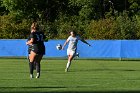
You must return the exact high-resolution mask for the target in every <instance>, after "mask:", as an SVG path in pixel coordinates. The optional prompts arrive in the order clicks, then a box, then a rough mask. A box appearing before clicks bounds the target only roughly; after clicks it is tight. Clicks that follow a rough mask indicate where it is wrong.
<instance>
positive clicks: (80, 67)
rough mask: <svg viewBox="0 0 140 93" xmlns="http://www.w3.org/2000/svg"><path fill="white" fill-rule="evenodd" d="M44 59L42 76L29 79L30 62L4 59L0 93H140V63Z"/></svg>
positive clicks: (0, 76)
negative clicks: (121, 92)
mask: <svg viewBox="0 0 140 93" xmlns="http://www.w3.org/2000/svg"><path fill="white" fill-rule="evenodd" d="M66 62H67V60H47V59H44V60H42V63H41V67H42V71H41V77H40V78H39V79H35V78H34V79H30V78H29V66H28V62H27V60H26V59H0V92H5V93H7V92H11V93H12V92H17V93H18V92H29V93H31V92H75V91H77V92H98V91H102V92H106V91H138V92H140V89H139V87H140V74H139V72H140V62H139V61H113V60H112V61H111V60H109V61H107V60H74V61H73V63H72V65H71V68H70V72H68V73H65V72H64V69H65V66H66Z"/></svg>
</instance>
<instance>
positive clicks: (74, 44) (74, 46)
mask: <svg viewBox="0 0 140 93" xmlns="http://www.w3.org/2000/svg"><path fill="white" fill-rule="evenodd" d="M67 40H68V41H69V45H68V50H72V51H76V49H77V43H78V40H81V38H80V37H79V36H76V37H72V36H69V37H68V39H67Z"/></svg>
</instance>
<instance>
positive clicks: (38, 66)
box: [36, 55, 43, 78]
mask: <svg viewBox="0 0 140 93" xmlns="http://www.w3.org/2000/svg"><path fill="white" fill-rule="evenodd" d="M42 57H43V55H37V59H36V71H37V75H36V78H39V77H40V69H41V65H40V62H41V59H42Z"/></svg>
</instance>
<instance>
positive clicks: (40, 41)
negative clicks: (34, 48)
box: [29, 32, 45, 45]
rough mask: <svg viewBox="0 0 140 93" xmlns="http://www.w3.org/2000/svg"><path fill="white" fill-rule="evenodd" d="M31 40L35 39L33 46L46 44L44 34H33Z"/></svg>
mask: <svg viewBox="0 0 140 93" xmlns="http://www.w3.org/2000/svg"><path fill="white" fill-rule="evenodd" d="M29 38H30V39H31V38H33V39H34V41H33V44H38V45H40V44H43V43H44V39H45V35H44V33H43V32H33V33H31V34H30V36H29Z"/></svg>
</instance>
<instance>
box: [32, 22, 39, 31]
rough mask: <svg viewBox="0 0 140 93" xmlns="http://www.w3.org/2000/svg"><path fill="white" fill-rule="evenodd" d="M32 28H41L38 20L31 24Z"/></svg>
mask: <svg viewBox="0 0 140 93" xmlns="http://www.w3.org/2000/svg"><path fill="white" fill-rule="evenodd" d="M31 30H39V25H38V23H37V22H33V23H32V25H31Z"/></svg>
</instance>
